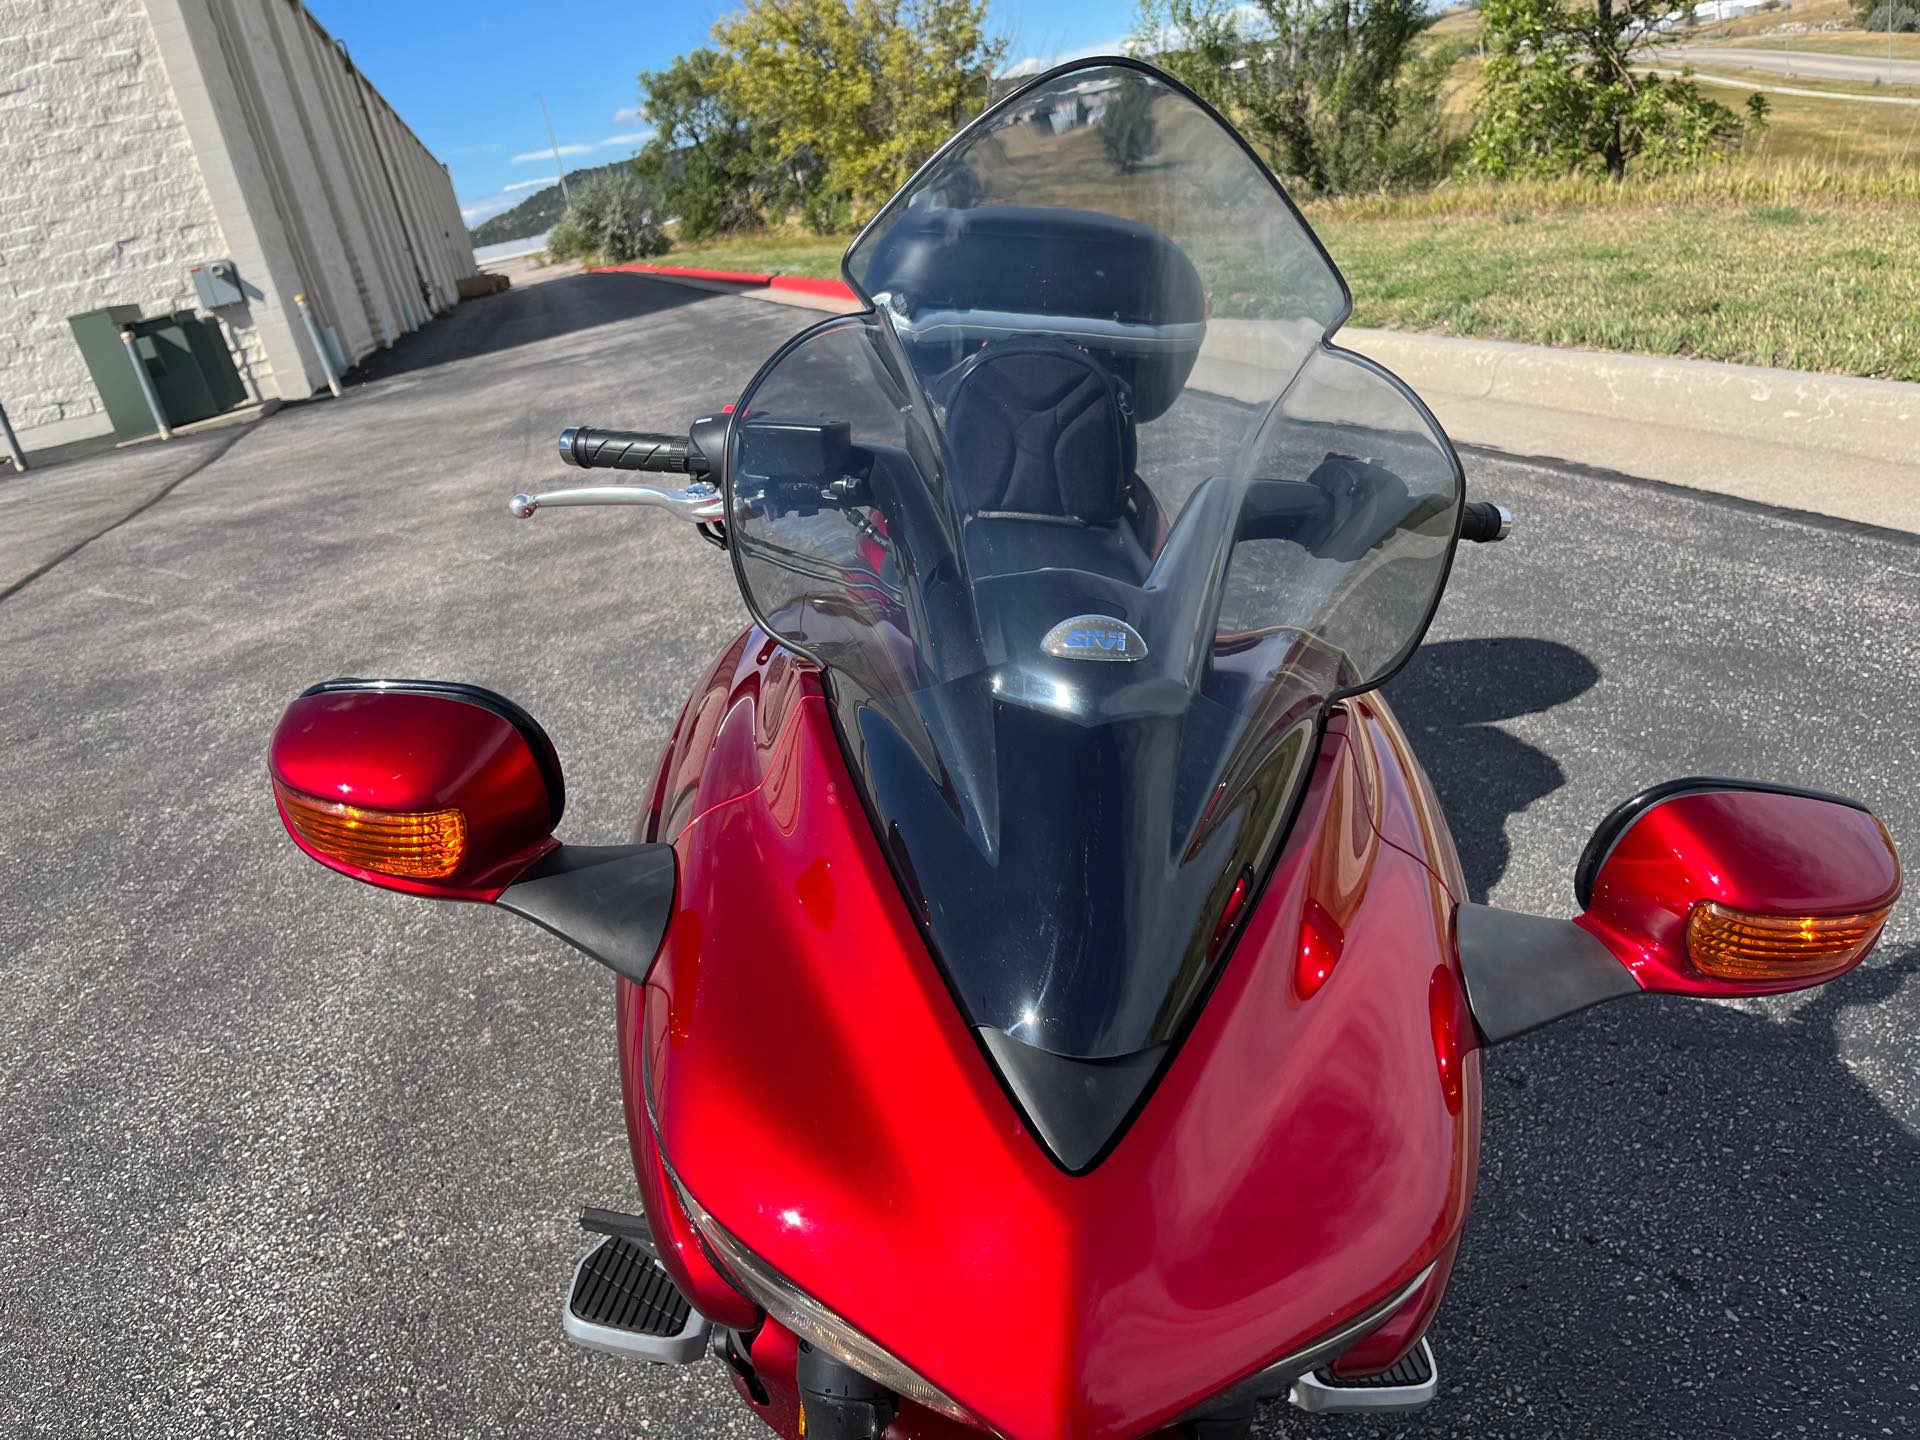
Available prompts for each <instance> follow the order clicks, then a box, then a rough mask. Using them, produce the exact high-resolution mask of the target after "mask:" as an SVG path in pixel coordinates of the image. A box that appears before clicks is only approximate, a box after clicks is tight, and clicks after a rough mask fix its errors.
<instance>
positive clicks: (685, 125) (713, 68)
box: [633, 49, 774, 240]
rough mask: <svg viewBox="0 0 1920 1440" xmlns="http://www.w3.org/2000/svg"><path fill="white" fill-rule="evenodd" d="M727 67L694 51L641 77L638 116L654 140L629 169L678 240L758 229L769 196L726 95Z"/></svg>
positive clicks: (748, 129) (759, 151)
mask: <svg viewBox="0 0 1920 1440" xmlns="http://www.w3.org/2000/svg"><path fill="white" fill-rule="evenodd" d="M729 64H730V62H729V60H728V59H727V57H726V56H725V55H722V54H720V53H719V52H718V51H715V50H709V49H700V50H694V51H691V52H690V53H688V54H685V55H681V56H677V57H676V58H675V59H674V61H673V63H672V64H671V65H669V66H668V67H667V68H666V69H665V70H654V71H649V72H647V73H645V74H642V75H641V77H640V92H641V97H642V98H641V102H640V113H641V115H642V116H643V117H644V118H645V120H646V122H647V124H648V125H650V126H651V127H652V129H653V135H652V136H651V138H649V139H648V141H647V143H646V145H645V146H644V147H643V148H642V150H641V151H640V154H639V155H638V156H637V157H635V159H634V162H633V163H634V168H635V170H636V171H637V172H638V173H639V175H640V177H641V179H642V180H643V181H645V182H646V184H647V185H648V186H649V187H650V188H651V189H652V191H653V193H654V194H655V195H656V196H658V197H659V201H660V208H661V209H662V210H663V211H664V212H665V213H666V214H668V215H672V216H677V217H679V221H680V238H681V239H683V240H698V239H701V238H703V237H705V236H708V235H715V234H720V233H723V232H726V231H732V230H741V229H746V228H749V227H751V226H754V225H758V224H760V223H761V222H762V220H763V218H764V206H765V205H766V203H767V202H768V200H769V198H770V191H771V190H772V189H773V188H774V186H773V185H772V184H771V182H770V173H769V172H770V170H771V168H772V167H771V165H770V157H769V156H768V155H767V154H766V147H765V146H764V145H761V144H758V143H756V141H755V138H754V131H753V127H752V125H751V124H750V123H749V122H748V119H747V116H746V114H745V113H744V112H743V111H742V110H741V109H740V108H739V107H738V106H737V105H735V104H734V103H733V100H732V99H731V97H730V96H729V95H728V93H727V68H728V65H729Z"/></svg>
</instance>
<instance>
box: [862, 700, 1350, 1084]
mask: <svg viewBox="0 0 1920 1440" xmlns="http://www.w3.org/2000/svg"><path fill="white" fill-rule="evenodd" d="M1087 668H1089V669H1095V670H1097V672H1099V673H1104V672H1105V671H1106V670H1108V669H1114V670H1124V669H1125V668H1127V667H1125V666H1113V667H1087ZM828 684H829V686H830V688H831V689H832V690H833V692H834V695H835V699H836V701H837V702H838V704H837V708H838V710H839V715H840V725H841V733H842V735H843V737H845V739H846V740H847V741H848V742H849V750H850V752H851V756H852V759H853V762H854V763H853V764H852V765H851V767H850V768H851V770H852V773H853V774H854V776H855V777H856V779H857V781H858V782H859V784H860V786H861V789H862V791H863V798H864V799H865V801H866V803H867V806H868V808H869V810H870V811H871V812H872V814H873V816H874V818H875V820H876V822H877V829H878V830H879V833H880V835H881V837H882V839H883V842H884V844H885V847H886V850H887V853H888V858H889V859H890V860H891V861H892V863H893V865H894V867H895V870H896V872H897V873H898V874H899V876H900V878H901V882H902V885H903V887H904V888H905V890H906V892H907V894H908V896H909V898H910V899H911V900H912V901H913V903H914V906H915V909H916V911H917V913H918V915H919V918H920V920H921V923H922V924H923V925H924V926H925V927H926V929H927V931H928V934H929V938H930V939H931V941H932V946H933V950H934V953H935V954H936V955H937V956H938V957H939V958H940V961H941V963H942V966H943V968H944V969H945V971H946V973H947V976H948V979H949V982H950V983H951V984H952V985H953V986H954V988H955V990H956V991H957V992H958V994H959V998H960V999H961V1001H962V1003H963V1008H964V1009H965V1011H966V1013H967V1015H968V1017H969V1018H970V1019H971V1020H972V1021H973V1022H974V1024H976V1025H978V1026H981V1027H983V1028H984V1029H991V1030H997V1031H1001V1032H1003V1033H1005V1034H1007V1035H1009V1036H1011V1037H1012V1038H1013V1039H1014V1040H1016V1041H1019V1042H1020V1043H1021V1044H1023V1045H1031V1046H1038V1047H1041V1048H1044V1049H1046V1050H1048V1051H1051V1052H1053V1053H1054V1054H1056V1055H1062V1056H1069V1057H1073V1058H1077V1059H1083V1060H1111V1059H1114V1058H1116V1057H1120V1056H1126V1055H1134V1054H1138V1053H1140V1052H1143V1051H1147V1050H1151V1049H1153V1048H1154V1047H1156V1046H1160V1045H1164V1044H1165V1043H1167V1042H1168V1041H1170V1040H1172V1039H1173V1038H1174V1037H1175V1036H1176V1035H1177V1034H1178V1033H1179V1031H1180V1030H1181V1029H1182V1028H1183V1026H1184V1024H1185V1022H1186V1020H1187V1019H1188V1018H1189V1015H1190V1011H1191V1008H1192V1006H1193V1004H1194V1002H1195V1001H1196V1000H1197V999H1198V998H1199V996H1200V995H1201V994H1202V993H1203V992H1204V990H1205V989H1206V986H1207V983H1208V981H1209V980H1210V978H1211V974H1212V967H1213V966H1214V964H1215V963H1216V962H1217V961H1218V959H1219V958H1220V951H1219V947H1217V946H1216V945H1215V943H1214V941H1215V932H1216V930H1217V928H1218V926H1219V922H1220V918H1221V916H1222V914H1223V912H1224V910H1225V907H1226V904H1227V899H1228V897H1229V895H1230V894H1231V893H1232V890H1233V888H1234V886H1235V885H1236V884H1237V883H1239V881H1240V879H1241V877H1242V876H1244V875H1247V874H1249V873H1250V872H1253V871H1255V870H1256V869H1258V868H1261V867H1263V866H1264V864H1265V863H1266V861H1267V860H1268V859H1270V857H1271V856H1272V854H1273V853H1274V850H1275V848H1276V846H1277V842H1278V839H1279V836H1280V833H1281V830H1282V828H1283V825H1284V822H1285V820H1286V817H1287V816H1288V815H1289V814H1290V813H1291V810H1292V807H1293V803H1294V801H1295V800H1296V798H1297V796H1298V794H1299V791H1300V788H1301V786H1302V785H1303V784H1304V781H1305V779H1306V775H1307V770H1308V765H1307V761H1308V760H1309V758H1310V757H1311V755H1312V753H1313V748H1314V741H1315V738H1316V733H1317V730H1318V725H1319V720H1320V712H1319V710H1318V708H1317V707H1315V708H1313V709H1312V710H1311V711H1309V712H1308V713H1305V714H1302V715H1300V716H1299V717H1297V718H1296V719H1295V720H1294V721H1293V722H1292V724H1291V725H1287V726H1278V727H1276V729H1277V731H1278V736H1277V738H1276V739H1272V740H1270V741H1269V743H1267V744H1266V745H1265V746H1264V751H1265V753H1264V754H1256V753H1254V752H1253V751H1252V750H1251V749H1249V748H1247V747H1246V746H1245V745H1244V744H1243V745H1242V746H1241V747H1240V754H1241V756H1242V759H1243V765H1242V767H1241V768H1239V769H1236V768H1235V767H1234V766H1233V765H1232V764H1231V761H1230V762H1229V764H1228V766H1227V767H1226V768H1224V769H1222V768H1220V756H1221V754H1222V752H1223V751H1228V752H1231V751H1233V750H1234V748H1235V746H1234V740H1235V732H1236V731H1237V732H1238V735H1239V738H1240V739H1241V740H1242V741H1244V740H1245V739H1246V738H1247V737H1246V732H1245V731H1244V728H1242V727H1241V725H1240V723H1239V722H1238V721H1237V720H1236V719H1235V717H1234V716H1233V715H1232V713H1231V712H1229V711H1226V710H1224V709H1221V708H1219V707H1214V706H1210V705H1208V704H1206V703H1205V702H1201V703H1198V704H1194V705H1192V706H1191V707H1189V708H1188V709H1186V710H1183V711H1175V712H1173V713H1158V714H1153V713H1149V714H1136V715H1134V716H1132V717H1130V718H1126V719H1118V720H1106V721H1103V722H1101V723H1093V724H1079V723H1075V722H1073V721H1072V720H1071V719H1068V718H1066V717H1063V716H1062V715H1060V714H1058V713H1055V712H1049V711H1045V710H1037V709H1035V708H1033V707H1031V706H1028V705H1024V704H1015V703H1001V702H997V701H995V700H994V698H993V697H992V695H991V693H989V687H990V684H991V682H990V681H989V680H988V679H986V678H985V677H982V678H981V679H980V681H979V689H980V691H981V692H982V693H980V694H978V695H974V694H952V693H935V694H928V695H922V696H920V697H916V698H918V699H920V700H921V701H922V702H923V703H922V705H921V706H920V707H919V708H918V709H917V710H914V711H911V712H908V713H906V714H903V713H902V708H903V707H902V706H901V705H900V704H899V702H897V701H896V702H893V703H882V702H872V701H870V700H865V699H862V698H861V697H858V696H857V695H855V694H854V693H852V687H851V686H850V685H848V684H846V683H845V682H844V681H843V680H837V679H836V677H833V676H832V675H829V677H828ZM953 688H955V687H946V689H948V690H951V689H953ZM961 688H965V687H961ZM943 712H944V713H943ZM961 726H966V727H969V728H977V729H980V730H981V731H983V733H979V734H975V735H971V736H969V737H968V740H969V741H970V742H971V743H964V744H963V743H955V742H954V740H953V739H952V738H950V736H948V735H939V736H938V737H937V738H936V737H935V736H934V735H933V734H932V732H935V731H951V730H952V729H955V728H959V727H961ZM961 755H966V756H968V757H972V758H975V759H976V760H984V762H985V763H983V764H981V763H976V764H975V765H974V766H973V767H972V769H971V771H970V773H965V774H961V773H956V771H955V770H954V769H953V768H950V767H951V766H952V765H953V763H954V761H955V760H956V758H957V757H959V756H961ZM943 762H944V763H943ZM1123 1108H1124V1107H1123Z"/></svg>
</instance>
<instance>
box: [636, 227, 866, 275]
mask: <svg viewBox="0 0 1920 1440" xmlns="http://www.w3.org/2000/svg"><path fill="white" fill-rule="evenodd" d="M849 238H850V237H846V236H842V237H841V238H839V239H837V240H835V239H824V240H823V239H821V238H820V237H819V236H817V235H808V234H805V233H803V232H796V233H788V232H781V231H774V232H771V233H763V234H758V235H743V236H739V237H737V238H731V239H726V240H706V241H698V242H696V243H694V244H692V245H687V246H678V245H676V246H675V247H674V248H673V250H672V252H671V253H669V254H666V255H662V256H661V257H660V259H659V261H658V263H659V264H662V265H699V266H705V267H706V268H708V269H711V270H752V271H763V272H772V273H774V274H779V275H831V276H838V275H839V273H840V257H841V255H843V254H844V253H846V248H847V243H848V239H849Z"/></svg>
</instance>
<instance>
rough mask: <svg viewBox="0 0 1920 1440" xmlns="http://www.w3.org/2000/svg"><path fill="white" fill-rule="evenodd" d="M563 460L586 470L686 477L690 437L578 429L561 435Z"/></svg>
mask: <svg viewBox="0 0 1920 1440" xmlns="http://www.w3.org/2000/svg"><path fill="white" fill-rule="evenodd" d="M560 458H561V459H562V460H564V461H565V462H566V463H567V464H569V465H578V466H579V467H580V468H581V469H583V470H655V471H663V472H665V473H667V474H670V475H684V474H686V473H687V437H686V436H684V435H652V434H649V433H647V432H646V431H644V430H592V429H589V428H588V427H587V426H585V425H576V426H570V427H569V428H567V429H565V430H562V431H561V432H560Z"/></svg>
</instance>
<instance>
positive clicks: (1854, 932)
mask: <svg viewBox="0 0 1920 1440" xmlns="http://www.w3.org/2000/svg"><path fill="white" fill-rule="evenodd" d="M1892 909H1893V907H1892V906H1891V905H1882V906H1881V907H1880V908H1879V909H1878V910H1867V911H1863V912H1862V913H1860V914H1858V915H1755V914H1753V913H1751V912H1750V911H1746V910H1730V909H1728V908H1727V907H1726V906H1724V905H1716V904H1715V903H1714V902H1713V901H1711V900H1703V901H1701V902H1700V904H1698V905H1696V906H1694V907H1693V914H1691V915H1689V916H1688V917H1687V954H1688V956H1689V957H1690V958H1691V959H1692V960H1693V963H1694V964H1695V965H1696V966H1698V967H1699V969H1700V970H1701V971H1702V972H1703V973H1704V974H1707V975H1712V976H1714V977H1715V978H1716V979H1720V980H1806V979H1809V978H1811V977H1813V976H1816V975H1825V974H1827V973H1828V972H1829V971H1833V970H1842V969H1845V968H1846V967H1847V966H1848V965H1851V964H1852V963H1853V962H1854V961H1855V960H1858V959H1859V958H1860V957H1861V956H1862V955H1864V954H1866V953H1867V951H1868V950H1870V949H1871V948H1872V947H1873V942H1874V941H1875V940H1877V939H1879V938H1880V927H1881V926H1883V925H1885V924H1886V923H1887V914H1888V912H1889V911H1891V910H1892Z"/></svg>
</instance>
